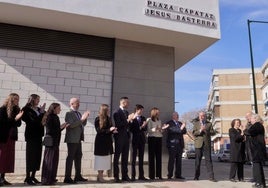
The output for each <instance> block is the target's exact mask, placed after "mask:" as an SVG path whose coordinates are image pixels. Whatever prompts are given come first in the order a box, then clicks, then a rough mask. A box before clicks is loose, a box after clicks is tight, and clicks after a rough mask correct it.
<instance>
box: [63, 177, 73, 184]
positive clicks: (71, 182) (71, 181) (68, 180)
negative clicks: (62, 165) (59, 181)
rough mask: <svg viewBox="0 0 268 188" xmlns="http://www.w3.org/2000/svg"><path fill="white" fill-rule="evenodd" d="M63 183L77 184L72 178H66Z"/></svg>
mask: <svg viewBox="0 0 268 188" xmlns="http://www.w3.org/2000/svg"><path fill="white" fill-rule="evenodd" d="M63 183H68V184H76V181H74V180H72V178H65V179H64V181H63Z"/></svg>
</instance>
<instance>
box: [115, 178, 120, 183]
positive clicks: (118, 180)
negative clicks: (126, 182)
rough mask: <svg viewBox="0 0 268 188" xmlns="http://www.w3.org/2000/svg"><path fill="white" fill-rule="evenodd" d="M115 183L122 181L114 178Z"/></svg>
mask: <svg viewBox="0 0 268 188" xmlns="http://www.w3.org/2000/svg"><path fill="white" fill-rule="evenodd" d="M114 182H115V183H121V182H122V181H121V180H120V179H119V178H114Z"/></svg>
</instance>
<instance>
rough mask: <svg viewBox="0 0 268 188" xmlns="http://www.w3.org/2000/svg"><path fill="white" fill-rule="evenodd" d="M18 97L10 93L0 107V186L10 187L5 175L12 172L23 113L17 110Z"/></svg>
mask: <svg viewBox="0 0 268 188" xmlns="http://www.w3.org/2000/svg"><path fill="white" fill-rule="evenodd" d="M18 105H19V95H18V94H16V93H11V94H10V95H9V96H8V97H7V99H6V100H5V102H4V104H3V106H1V107H0V174H1V177H0V185H10V184H11V183H9V182H8V181H7V180H6V179H5V173H13V172H14V164H15V142H16V141H17V140H18V128H17V127H19V126H20V125H21V116H22V115H23V111H21V110H20V108H19V106H18Z"/></svg>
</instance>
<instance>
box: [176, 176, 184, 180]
mask: <svg viewBox="0 0 268 188" xmlns="http://www.w3.org/2000/svg"><path fill="white" fill-rule="evenodd" d="M176 179H179V180H185V177H182V176H176Z"/></svg>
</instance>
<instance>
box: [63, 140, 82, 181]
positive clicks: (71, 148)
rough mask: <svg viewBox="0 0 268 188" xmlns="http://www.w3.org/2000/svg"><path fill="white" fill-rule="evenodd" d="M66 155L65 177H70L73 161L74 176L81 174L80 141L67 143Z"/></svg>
mask: <svg viewBox="0 0 268 188" xmlns="http://www.w3.org/2000/svg"><path fill="white" fill-rule="evenodd" d="M67 148H68V156H67V158H66V166H65V178H66V179H68V178H71V176H72V167H73V162H74V167H75V177H80V176H81V159H82V155H83V154H82V144H81V143H67Z"/></svg>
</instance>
